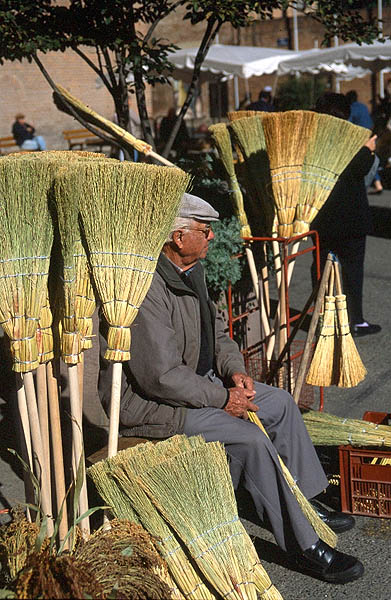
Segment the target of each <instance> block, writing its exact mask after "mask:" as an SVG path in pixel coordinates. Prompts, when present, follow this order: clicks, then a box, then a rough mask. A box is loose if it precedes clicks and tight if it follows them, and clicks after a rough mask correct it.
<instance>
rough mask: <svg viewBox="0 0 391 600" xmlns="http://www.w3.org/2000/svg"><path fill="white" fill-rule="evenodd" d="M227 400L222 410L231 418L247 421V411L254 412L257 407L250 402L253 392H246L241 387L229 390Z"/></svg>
mask: <svg viewBox="0 0 391 600" xmlns="http://www.w3.org/2000/svg"><path fill="white" fill-rule="evenodd" d="M228 391H229V400H228V402H227V404H226V406H225V408H224V410H225V412H227V413H228V414H230V415H231V416H232V417H239V418H241V419H246V420H247V419H248V415H247V411H248V410H252V411H254V412H256V411H257V410H258V406H257V405H256V404H254V403H253V402H251V400H252V399H253V398H254V396H255V392H254V391H251V390H246V389H245V388H243V387H233V388H229V390H228Z"/></svg>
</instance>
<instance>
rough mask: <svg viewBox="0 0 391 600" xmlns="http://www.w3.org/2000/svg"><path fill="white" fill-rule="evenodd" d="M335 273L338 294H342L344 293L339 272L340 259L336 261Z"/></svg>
mask: <svg viewBox="0 0 391 600" xmlns="http://www.w3.org/2000/svg"><path fill="white" fill-rule="evenodd" d="M334 274H335V288H336V290H337V294H338V296H341V295H342V294H343V290H342V284H341V275H340V272H339V264H338V261H334Z"/></svg>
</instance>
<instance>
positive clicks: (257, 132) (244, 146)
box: [229, 114, 275, 235]
mask: <svg viewBox="0 0 391 600" xmlns="http://www.w3.org/2000/svg"><path fill="white" fill-rule="evenodd" d="M229 130H230V132H231V133H232V137H233V140H234V142H235V143H236V145H237V146H238V147H239V148H240V151H241V153H242V154H243V157H244V161H245V165H246V175H247V180H248V181H247V185H248V187H249V189H250V191H252V192H253V194H254V193H255V195H256V202H254V199H253V202H252V211H253V213H254V215H258V220H259V221H260V223H258V224H257V225H258V227H260V229H261V231H262V233H263V234H264V235H270V233H271V231H272V227H273V221H274V212H275V211H274V204H273V198H272V196H271V187H270V166H269V157H268V155H267V151H266V142H265V135H264V131H263V126H262V120H261V117H260V116H259V114H255V115H254V116H250V117H247V118H242V119H237V120H234V121H232V122H231V123H230V125H229ZM250 197H251V194H250Z"/></svg>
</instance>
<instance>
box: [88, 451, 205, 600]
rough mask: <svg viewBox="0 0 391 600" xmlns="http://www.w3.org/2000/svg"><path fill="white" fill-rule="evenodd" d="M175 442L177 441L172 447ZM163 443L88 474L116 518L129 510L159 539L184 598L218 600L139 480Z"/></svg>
mask: <svg viewBox="0 0 391 600" xmlns="http://www.w3.org/2000/svg"><path fill="white" fill-rule="evenodd" d="M176 442H177V440H174V442H173V444H172V445H174V444H176ZM160 444H162V442H160V443H158V444H156V445H154V444H152V443H151V442H150V443H148V442H147V443H146V444H139V445H138V446H135V447H133V448H128V449H126V450H122V451H120V452H118V453H117V454H116V455H115V456H113V457H111V458H108V459H105V460H104V461H101V462H100V463H96V464H95V465H93V466H92V467H90V468H89V469H88V471H87V473H88V474H89V475H90V476H91V477H92V479H93V481H94V483H96V484H97V486H99V487H98V489H99V493H100V495H101V496H102V498H103V499H104V500H105V501H108V503H109V504H111V506H112V509H113V510H112V512H113V514H114V515H115V516H117V517H119V516H120V515H119V514H118V513H119V512H122V515H123V516H124V517H125V518H126V511H128V514H129V516H130V518H131V517H132V515H133V514H135V515H136V517H137V521H138V522H140V523H141V524H142V525H143V527H144V528H145V529H146V530H147V531H148V532H149V533H150V534H151V535H152V536H154V537H155V538H156V540H157V548H158V551H159V552H160V554H161V556H162V558H163V560H165V561H166V562H167V567H168V569H169V572H170V574H171V577H172V579H173V580H174V582H175V584H176V585H177V586H178V588H179V589H180V590H181V593H182V594H183V596H184V597H186V598H190V600H215V598H216V597H215V595H214V594H213V593H212V592H211V591H210V590H209V589H208V587H207V586H206V585H205V583H204V582H203V581H202V579H201V578H200V575H199V573H198V572H197V570H196V569H195V568H194V565H193V564H192V562H190V560H189V558H188V557H187V555H186V553H185V552H184V550H183V548H182V545H181V543H180V541H179V540H178V538H177V537H176V535H175V534H174V532H173V530H172V529H171V527H169V525H168V524H167V522H166V521H165V520H164V519H163V518H162V516H161V515H160V513H159V512H158V511H157V510H156V508H155V507H154V506H153V504H152V503H151V501H150V499H149V498H148V496H147V495H146V494H145V492H144V491H143V489H142V488H141V486H140V485H139V483H138V482H137V481H136V473H137V472H138V471H139V470H140V469H142V468H143V465H145V464H150V461H151V460H153V457H152V454H151V456H149V452H151V453H154V454H155V453H156V454H159V453H160V451H159V448H157V447H158V446H160ZM156 448H157V449H156ZM165 450H166V451H168V450H169V444H168V445H166V446H165ZM114 487H117V490H116V491H114V490H113V488H114ZM116 496H117V497H116ZM118 496H119V502H118V500H117V498H118ZM126 499H127V503H126ZM123 501H124V503H123ZM125 503H126V504H125ZM127 507H128V508H127ZM128 518H129V517H128ZM132 520H133V519H132Z"/></svg>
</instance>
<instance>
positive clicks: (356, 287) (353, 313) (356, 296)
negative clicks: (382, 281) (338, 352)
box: [312, 236, 366, 325]
mask: <svg viewBox="0 0 391 600" xmlns="http://www.w3.org/2000/svg"><path fill="white" fill-rule="evenodd" d="M365 240H366V237H365V236H363V237H359V238H350V239H341V240H332V239H328V240H326V239H323V238H319V244H320V268H321V271H323V268H324V265H325V263H326V259H327V255H328V253H329V252H330V251H331V252H333V253H334V254H336V256H337V257H338V260H339V262H340V264H341V267H342V281H343V293H344V294H345V295H346V303H347V307H348V313H349V321H350V325H355V324H356V323H362V322H363V321H364V316H363V307H362V304H363V284H364V259H365ZM315 279H316V271H315V264H314V263H313V265H312V281H313V282H314V281H315Z"/></svg>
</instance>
